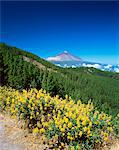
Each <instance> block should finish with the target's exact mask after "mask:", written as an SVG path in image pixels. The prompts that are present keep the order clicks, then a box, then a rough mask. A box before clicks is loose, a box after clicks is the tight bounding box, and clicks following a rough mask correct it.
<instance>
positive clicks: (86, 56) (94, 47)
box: [1, 1, 119, 64]
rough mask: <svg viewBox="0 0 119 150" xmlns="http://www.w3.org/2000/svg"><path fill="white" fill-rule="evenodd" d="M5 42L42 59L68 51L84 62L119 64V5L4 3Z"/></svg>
mask: <svg viewBox="0 0 119 150" xmlns="http://www.w3.org/2000/svg"><path fill="white" fill-rule="evenodd" d="M1 17H2V18H1V21H2V24H1V41H2V42H5V43H7V44H9V45H13V46H16V47H19V48H21V49H24V50H27V51H30V52H33V53H34V54H37V55H38V56H40V57H42V58H46V57H48V56H54V55H57V54H59V53H61V52H63V51H64V50H67V51H69V52H71V53H72V54H74V55H76V56H79V57H81V58H82V59H83V60H87V61H94V62H102V63H112V64H117V63H118V64H119V3H118V2H117V1H114V2H111V1H110V2H109V1H108V2H103V1H98V2H96V1H92V2H89V1H87V2H86V1H85V2H81V1H75V2H73V1H70V2H65V1H60V2H56V1H52V2H49V1H47V2H40V1H35V2H34V1H29V2H28V1H26V2H24V1H19V2H18V1H16V2H15V1H9V2H2V15H1Z"/></svg>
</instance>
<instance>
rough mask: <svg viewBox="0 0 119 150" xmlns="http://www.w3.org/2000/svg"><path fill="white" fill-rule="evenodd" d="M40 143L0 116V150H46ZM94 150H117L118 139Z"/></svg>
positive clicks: (14, 121) (9, 119)
mask: <svg viewBox="0 0 119 150" xmlns="http://www.w3.org/2000/svg"><path fill="white" fill-rule="evenodd" d="M40 141H41V139H40V138H39V139H38V138H37V139H36V138H35V137H34V136H33V134H30V133H28V131H27V130H24V129H20V128H19V126H18V122H16V120H15V119H11V118H10V117H9V116H3V115H2V114H0V150H48V148H47V145H43V144H42V143H40ZM96 150H119V139H115V138H114V137H113V138H112V139H111V143H110V144H108V145H105V146H103V147H100V148H97V149H96Z"/></svg>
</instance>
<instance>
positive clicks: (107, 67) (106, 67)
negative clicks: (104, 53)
mask: <svg viewBox="0 0 119 150" xmlns="http://www.w3.org/2000/svg"><path fill="white" fill-rule="evenodd" d="M111 67H112V65H107V66H104V68H105V69H109V68H111Z"/></svg>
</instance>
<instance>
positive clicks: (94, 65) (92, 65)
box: [82, 63, 101, 69]
mask: <svg viewBox="0 0 119 150" xmlns="http://www.w3.org/2000/svg"><path fill="white" fill-rule="evenodd" d="M82 66H84V67H94V68H97V69H101V65H99V64H85V63H83V64H82Z"/></svg>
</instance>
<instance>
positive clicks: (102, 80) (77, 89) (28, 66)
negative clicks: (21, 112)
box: [0, 43, 119, 115]
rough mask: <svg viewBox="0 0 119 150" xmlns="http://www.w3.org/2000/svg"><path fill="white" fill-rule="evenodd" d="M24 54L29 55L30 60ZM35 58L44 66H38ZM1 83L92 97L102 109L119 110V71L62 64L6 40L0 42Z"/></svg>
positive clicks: (60, 93)
mask: <svg viewBox="0 0 119 150" xmlns="http://www.w3.org/2000/svg"><path fill="white" fill-rule="evenodd" d="M24 57H26V58H29V59H30V61H26V60H25V59H24ZM33 60H35V61H37V62H38V63H40V64H41V65H42V66H43V67H41V68H40V67H38V66H37V65H35V64H34V63H33ZM0 79H1V81H0V85H2V86H3V85H7V86H11V87H13V88H15V89H18V90H22V89H27V90H28V89H30V88H34V87H35V88H37V89H41V88H43V89H45V90H46V91H47V92H49V93H50V94H51V95H52V96H54V95H57V94H58V95H59V96H60V97H63V98H64V97H65V95H66V94H67V95H69V96H71V97H72V98H73V99H74V100H75V102H77V101H78V100H79V99H80V100H82V101H83V102H85V103H87V101H88V100H89V99H91V100H92V102H93V103H94V105H95V106H96V107H97V108H98V109H99V110H101V111H104V112H106V113H109V114H112V115H116V114H117V113H119V74H118V73H112V72H105V71H101V70H98V69H95V68H83V67H80V68H60V67H57V66H55V65H53V64H51V63H49V62H47V61H45V60H43V59H41V58H39V57H38V56H36V55H34V54H32V53H29V52H26V51H23V50H20V49H18V48H15V47H11V46H8V45H6V44H3V43H1V44H0Z"/></svg>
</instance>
